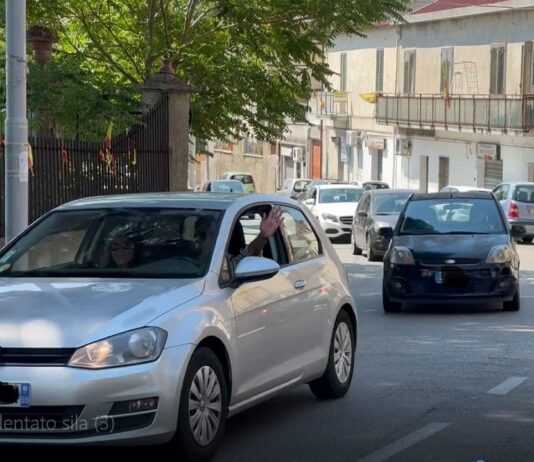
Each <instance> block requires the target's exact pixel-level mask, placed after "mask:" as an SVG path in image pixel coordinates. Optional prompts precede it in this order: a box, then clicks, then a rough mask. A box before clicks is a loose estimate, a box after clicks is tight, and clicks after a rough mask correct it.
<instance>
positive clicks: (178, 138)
mask: <svg viewBox="0 0 534 462" xmlns="http://www.w3.org/2000/svg"><path fill="white" fill-rule="evenodd" d="M141 91H142V100H143V103H145V104H146V107H147V109H150V108H152V107H154V105H156V103H157V102H158V101H159V100H160V98H161V97H162V96H164V95H166V96H168V98H169V114H168V118H167V120H168V131H169V156H170V157H169V189H170V190H171V191H187V189H188V175H189V172H188V170H189V114H190V112H189V109H190V99H191V93H192V92H193V91H194V88H193V87H191V86H190V85H188V84H187V83H185V82H184V81H183V80H181V79H179V78H178V77H176V73H175V71H174V69H173V68H172V66H171V63H170V61H165V63H164V64H163V67H162V68H161V69H160V71H159V72H158V73H157V74H156V75H155V76H154V77H151V78H150V79H148V80H147V81H146V82H145V83H144V85H143V86H142V87H141Z"/></svg>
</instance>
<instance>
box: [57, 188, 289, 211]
mask: <svg viewBox="0 0 534 462" xmlns="http://www.w3.org/2000/svg"><path fill="white" fill-rule="evenodd" d="M235 203H242V204H243V206H247V205H254V204H256V203H263V204H264V203H283V204H288V205H295V201H294V200H291V199H286V198H284V197H283V196H274V195H268V194H241V193H227V194H226V193H213V192H190V193H189V192H162V193H138V194H120V195H115V196H95V197H87V198H84V199H78V200H75V201H72V202H68V203H66V204H63V205H60V206H59V207H57V208H56V209H55V210H80V209H99V208H117V209H119V208H199V209H211V210H226V209H228V208H230V207H231V206H232V205H234V204H235Z"/></svg>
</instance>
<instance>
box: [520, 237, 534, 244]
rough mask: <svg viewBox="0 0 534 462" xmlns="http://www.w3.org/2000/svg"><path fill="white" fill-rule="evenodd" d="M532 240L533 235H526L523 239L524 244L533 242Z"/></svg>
mask: <svg viewBox="0 0 534 462" xmlns="http://www.w3.org/2000/svg"><path fill="white" fill-rule="evenodd" d="M532 241H534V238H532V237H524V238H522V239H521V242H522V243H523V244H532Z"/></svg>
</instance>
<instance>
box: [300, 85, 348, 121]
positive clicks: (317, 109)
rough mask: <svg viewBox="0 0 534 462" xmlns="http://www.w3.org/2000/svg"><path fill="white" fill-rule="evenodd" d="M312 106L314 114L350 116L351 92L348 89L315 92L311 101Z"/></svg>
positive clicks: (320, 115)
mask: <svg viewBox="0 0 534 462" xmlns="http://www.w3.org/2000/svg"><path fill="white" fill-rule="evenodd" d="M310 108H311V112H312V114H313V115H316V116H318V117H331V118H336V117H348V116H349V115H350V113H349V109H350V108H349V93H348V92H346V91H335V92H325V91H319V92H316V93H314V95H313V96H312V99H311V101H310Z"/></svg>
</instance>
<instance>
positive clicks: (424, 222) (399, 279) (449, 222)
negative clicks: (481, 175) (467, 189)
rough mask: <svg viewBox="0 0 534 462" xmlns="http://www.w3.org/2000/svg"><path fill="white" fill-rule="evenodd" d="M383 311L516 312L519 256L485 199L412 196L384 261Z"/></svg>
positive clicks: (494, 206) (499, 213)
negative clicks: (493, 306) (494, 307)
mask: <svg viewBox="0 0 534 462" xmlns="http://www.w3.org/2000/svg"><path fill="white" fill-rule="evenodd" d="M382 296H383V305H384V311H386V312H396V311H400V309H401V307H402V303H403V302H423V303H436V304H449V305H450V304H451V302H453V303H454V302H457V303H461V304H464V303H471V302H474V303H483V302H490V301H491V302H503V305H504V310H505V311H517V310H519V306H520V305H519V255H518V254H517V250H516V247H515V243H514V240H513V239H512V236H511V234H510V228H509V227H508V225H507V223H506V216H505V215H504V212H503V210H502V208H501V207H500V205H499V203H498V202H497V201H496V199H495V197H494V196H493V194H491V193H484V192H471V193H435V194H414V195H412V196H411V197H410V199H409V200H408V202H407V203H406V206H405V208H404V210H403V212H402V214H401V215H400V217H399V220H398V223H397V226H396V228H395V231H394V235H393V239H392V241H391V245H390V248H389V250H388V251H387V253H386V255H385V256H384V279H383V288H382Z"/></svg>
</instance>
